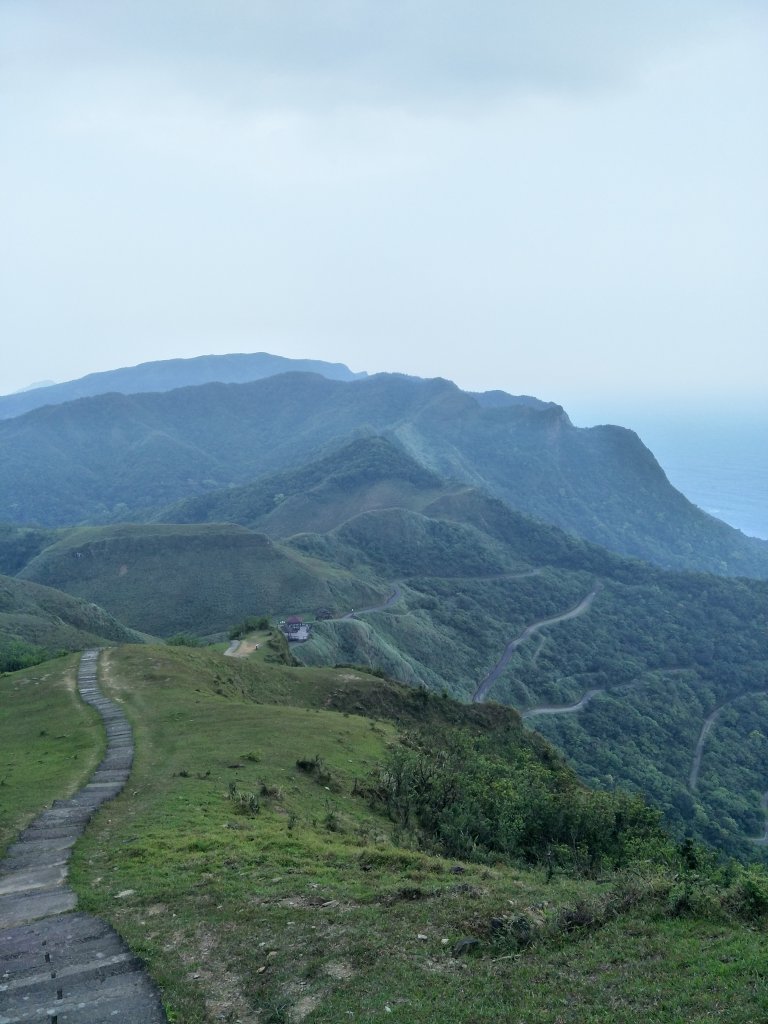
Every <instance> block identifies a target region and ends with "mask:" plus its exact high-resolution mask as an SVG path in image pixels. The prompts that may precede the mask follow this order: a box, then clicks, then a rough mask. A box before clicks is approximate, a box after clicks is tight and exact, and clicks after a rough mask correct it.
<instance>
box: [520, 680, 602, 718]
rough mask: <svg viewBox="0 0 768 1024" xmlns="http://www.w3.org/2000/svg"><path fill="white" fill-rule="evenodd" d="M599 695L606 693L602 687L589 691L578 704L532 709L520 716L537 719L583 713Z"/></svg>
mask: <svg viewBox="0 0 768 1024" xmlns="http://www.w3.org/2000/svg"><path fill="white" fill-rule="evenodd" d="M598 693H605V687H604V686H602V687H600V688H599V689H596V690H587V692H586V693H585V694H584V696H583V697H582V698H581V700H580V701H577V703H576V704H564V705H562V704H561V705H557V704H554V705H544V706H542V707H540V708H530V709H529V710H528V711H523V712H522V713H521V715H520V717H521V718H535V717H536V716H537V715H571V714H573V713H574V712H575V711H581V709H582V708H585V707H586V706H587V704H589V702H590V701H591V700H592V698H593V697H596V696H597V695H598Z"/></svg>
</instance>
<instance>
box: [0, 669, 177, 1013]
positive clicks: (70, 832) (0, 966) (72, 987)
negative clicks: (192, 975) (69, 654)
mask: <svg viewBox="0 0 768 1024" xmlns="http://www.w3.org/2000/svg"><path fill="white" fill-rule="evenodd" d="M97 672H98V651H95V650H91V651H85V653H84V654H83V655H82V658H81V660H80V670H79V672H78V678H77V685H78V689H79V691H80V696H81V697H82V699H83V700H84V701H85V703H86V704H90V705H91V706H92V707H94V708H95V709H96V710H97V711H98V712H99V714H100V715H101V717H102V719H103V720H104V724H105V726H106V730H107V750H106V753H105V755H104V759H103V760H102V762H101V764H100V765H99V766H98V768H97V769H96V771H95V772H94V773H93V775H92V776H91V779H90V781H89V782H88V784H87V785H85V786H84V787H83V788H82V789H81V790H79V792H77V793H76V794H75V795H74V796H73V797H70V798H69V799H68V800H55V801H54V802H53V805H52V807H51V808H50V809H49V810H47V811H43V813H42V814H40V815H38V817H37V818H36V819H35V820H34V821H33V822H32V824H31V825H29V826H28V827H27V828H26V829H25V830H24V831H23V832H22V833H21V835H20V836H19V838H18V840H17V841H16V842H15V843H14V844H13V845H12V846H11V847H10V848H9V850H8V853H7V855H6V857H5V859H4V860H3V861H0V1024H32V1022H45V1024H106V1022H107V1021H116V1022H119V1024H166V1022H167V1018H166V1016H165V1013H164V1011H163V1008H162V1005H161V1003H160V998H159V995H158V993H157V991H156V990H155V988H154V986H153V984H152V982H151V981H150V979H149V977H148V976H147V974H146V973H145V972H144V970H143V968H142V965H141V963H140V962H139V960H138V959H137V958H136V957H135V956H134V955H133V954H132V953H131V951H130V950H129V949H128V947H127V946H126V945H125V943H124V942H123V941H122V939H121V938H120V937H119V936H118V934H117V933H116V932H115V931H113V929H112V928H111V927H110V926H109V925H108V924H107V923H106V922H105V921H102V920H101V919H100V918H98V917H92V916H91V915H89V914H79V913H76V912H74V911H75V907H76V904H77V897H76V895H75V893H74V892H73V891H72V889H70V888H69V886H68V885H67V872H68V862H69V856H70V853H71V850H72V847H73V845H74V844H75V842H76V840H77V839H78V837H79V836H81V835H82V833H83V832H84V830H85V826H86V825H87V823H88V821H89V819H90V818H91V816H92V815H93V814H94V813H95V812H96V810H97V809H98V808H99V807H100V806H101V804H103V803H105V802H106V801H107V800H111V799H112V798H113V797H115V796H117V794H118V793H119V792H120V790H121V789H122V788H123V786H124V785H125V783H126V782H127V781H128V777H129V776H130V773H131V765H132V763H133V736H132V733H131V727H130V725H129V724H128V721H127V719H126V718H125V715H124V714H123V712H122V710H121V708H120V707H119V705H117V704H115V703H114V701H111V700H108V699H107V698H105V697H104V696H103V695H102V693H101V692H100V690H99V688H98V685H97Z"/></svg>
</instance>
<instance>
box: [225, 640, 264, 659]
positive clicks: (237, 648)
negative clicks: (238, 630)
mask: <svg viewBox="0 0 768 1024" xmlns="http://www.w3.org/2000/svg"><path fill="white" fill-rule="evenodd" d="M258 649H259V644H258V643H257V642H256V641H255V640H248V639H246V640H233V641H232V643H231V644H230V645H229V647H228V648H227V649H226V651H224V657H225V658H247V657H248V655H249V654H253V652H254V651H257V650H258Z"/></svg>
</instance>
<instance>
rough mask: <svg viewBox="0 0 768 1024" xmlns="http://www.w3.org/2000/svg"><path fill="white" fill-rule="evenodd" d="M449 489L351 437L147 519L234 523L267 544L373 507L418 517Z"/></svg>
mask: <svg viewBox="0 0 768 1024" xmlns="http://www.w3.org/2000/svg"><path fill="white" fill-rule="evenodd" d="M452 489H453V488H451V487H450V486H449V485H447V484H446V483H445V481H444V480H442V479H441V478H440V477H438V476H437V475H436V474H434V473H431V472H430V471H429V470H426V469H425V468H424V467H423V466H421V465H419V463H418V462H416V460H415V459H413V458H411V456H409V455H408V454H407V453H406V452H405V451H403V449H402V448H400V446H399V445H395V444H393V443H392V442H391V441H388V440H387V439H386V438H383V437H376V436H374V437H362V438H357V439H356V440H354V441H352V442H351V443H350V444H347V445H344V446H342V447H341V448H338V449H334V450H333V451H331V452H330V453H328V454H327V455H324V456H319V457H318V458H316V459H313V460H312V461H311V462H309V463H308V464H307V465H304V466H300V467H299V468H298V469H291V470H284V471H283V472H280V473H273V474H269V475H268V476H265V477H262V478H260V479H259V480H256V481H254V482H253V483H250V484H246V485H244V486H242V487H231V488H228V489H227V490H225V491H214V492H213V493H211V494H205V495H201V496H199V497H197V498H188V499H186V500H185V501H181V502H177V503H176V504H174V505H172V506H171V507H170V508H167V509H165V510H163V511H162V512H161V513H159V514H158V515H157V516H155V517H153V518H155V519H156V520H157V521H160V522H168V523H240V524H241V525H243V526H248V527H250V528H251V529H255V530H259V531H260V532H262V533H266V534H267V535H268V536H270V537H290V536H291V535H292V534H294V533H306V532H307V531H312V532H314V533H324V532H325V531H327V530H331V529H333V528H334V527H336V526H340V525H341V524H342V523H344V522H346V521H347V520H348V519H351V518H352V517H353V516H356V515H358V514H359V513H360V512H367V511H370V510H371V509H377V508H406V509H413V510H416V511H420V510H421V509H423V508H424V506H425V505H428V504H430V503H431V502H433V501H435V500H436V499H437V498H438V497H440V496H441V495H443V494H445V493H450V491H451V490H452Z"/></svg>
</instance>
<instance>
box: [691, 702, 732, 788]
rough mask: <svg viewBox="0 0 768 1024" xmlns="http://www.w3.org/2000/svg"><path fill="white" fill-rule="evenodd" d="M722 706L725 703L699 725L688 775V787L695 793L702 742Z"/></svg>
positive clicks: (723, 705)
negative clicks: (699, 730)
mask: <svg viewBox="0 0 768 1024" xmlns="http://www.w3.org/2000/svg"><path fill="white" fill-rule="evenodd" d="M724 707H725V704H721V705H720V707H719V708H715V710H714V711H713V712H712V713H711V714H710V715H707V717H706V718H705V719H704V725H702V727H701V732H700V733H699V739H698V741H697V743H696V750H695V752H694V755H693V764H692V765H691V774H690V775H689V776H688V789H690V791H691V792H692V793H695V792H696V790H697V789H698V788H699V773H700V772H701V759H702V757H703V756H704V744H705V743H706V742H707V736H709V733H710V730H711V729H712V726H713V725H714V724H715V720H716V719H717V716H718V715H719V714H720V712H721V711H722V710H723V708H724Z"/></svg>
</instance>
